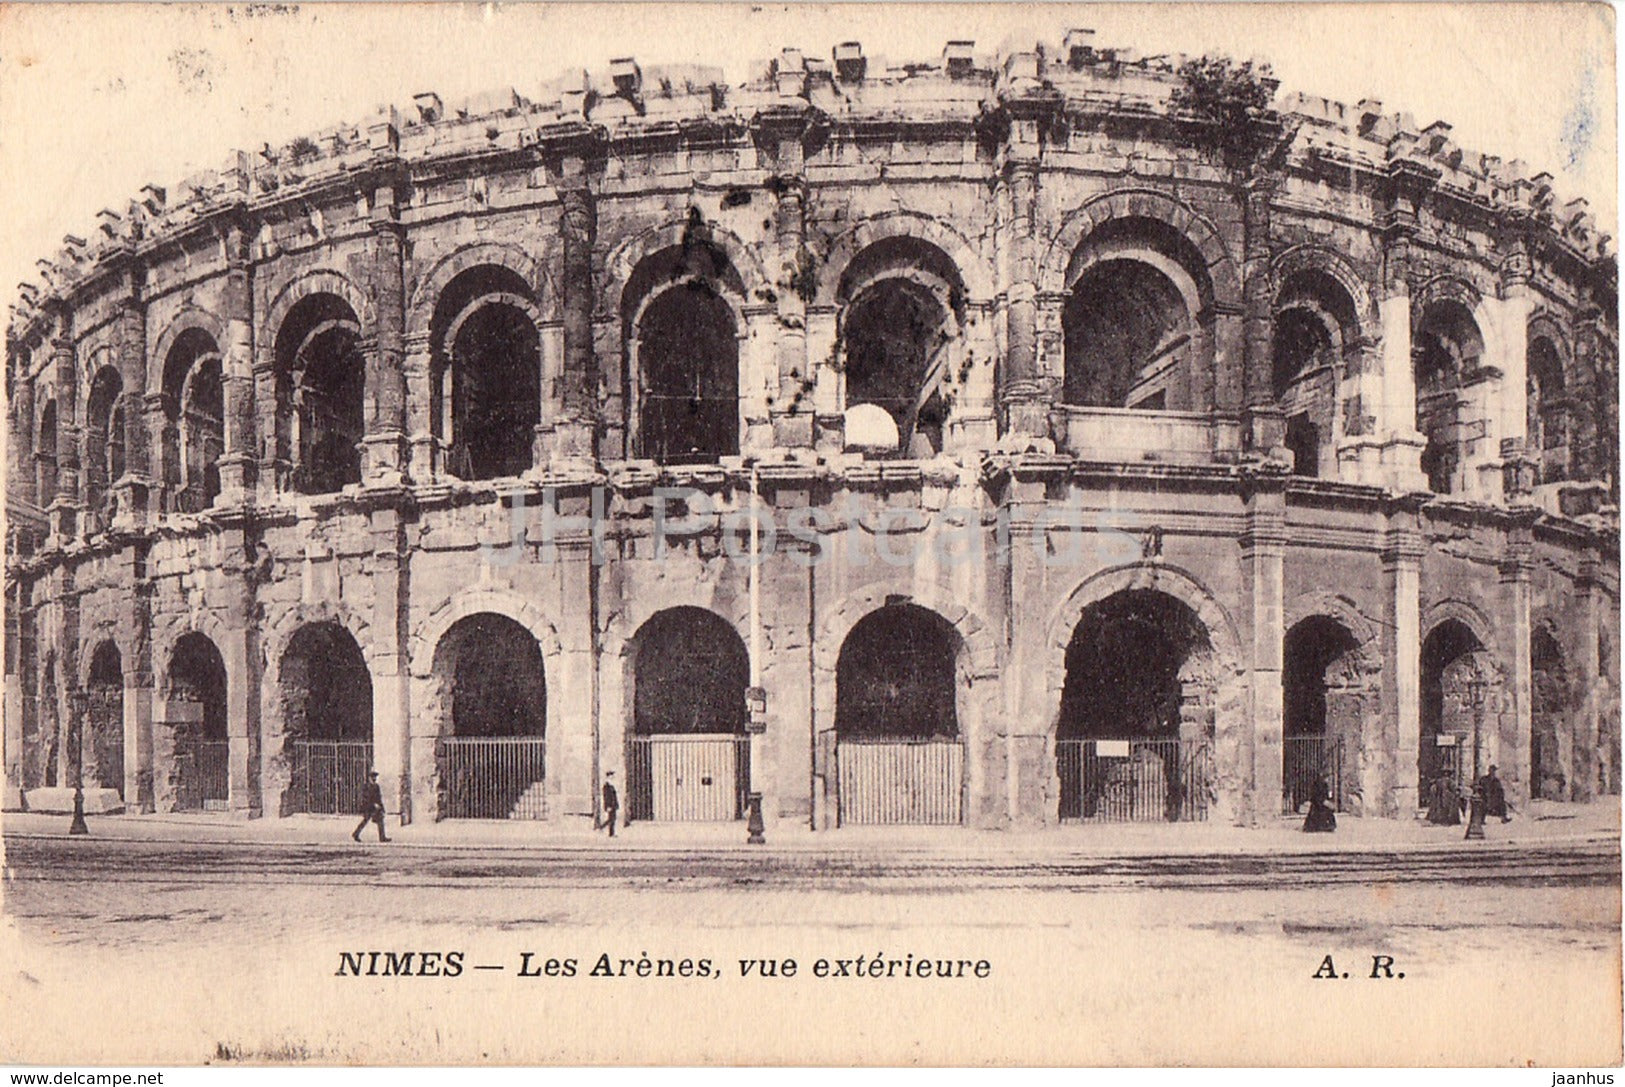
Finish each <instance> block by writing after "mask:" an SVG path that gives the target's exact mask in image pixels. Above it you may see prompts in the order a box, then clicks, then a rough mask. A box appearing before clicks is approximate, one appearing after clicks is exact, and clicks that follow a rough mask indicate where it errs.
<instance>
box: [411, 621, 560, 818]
mask: <svg viewBox="0 0 1625 1087" xmlns="http://www.w3.org/2000/svg"><path fill="white" fill-rule="evenodd" d="M434 677H435V684H436V690H437V694H438V698H437V701H438V706H439V715H440V739H439V742H438V744H437V745H436V769H437V773H438V778H439V812H440V818H442V819H543V818H546V816H547V677H546V672H545V667H544V662H543V660H542V648H541V646H540V645H539V644H538V643H537V641H536V636H535V635H534V634H532V633H531V632H530V631H529V630H527V629H526V628H525V627H524V626H523V625H522V624H520V623H519V622H517V621H515V620H513V619H510V618H509V617H508V616H506V615H498V614H496V613H494V612H479V613H476V614H474V615H468V616H465V617H463V618H462V619H459V620H458V621H457V622H455V623H453V624H452V626H451V628H450V629H449V630H447V631H446V633H445V634H444V635H443V636H442V637H441V639H440V643H439V645H437V646H436V648H435V656H434Z"/></svg>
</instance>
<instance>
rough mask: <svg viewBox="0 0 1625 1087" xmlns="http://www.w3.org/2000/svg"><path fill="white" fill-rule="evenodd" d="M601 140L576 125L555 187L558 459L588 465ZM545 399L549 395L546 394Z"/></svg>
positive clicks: (592, 447) (559, 154)
mask: <svg viewBox="0 0 1625 1087" xmlns="http://www.w3.org/2000/svg"><path fill="white" fill-rule="evenodd" d="M601 140H602V135H601V134H600V133H598V132H597V131H596V130H593V129H588V128H586V126H584V125H583V126H573V127H572V128H571V130H570V131H569V132H567V133H565V135H564V137H563V138H562V139H561V140H560V142H559V143H558V145H557V148H558V149H557V151H556V159H555V163H554V186H555V188H556V189H557V190H558V194H559V250H560V265H561V266H560V269H559V276H558V285H559V293H560V294H561V295H562V296H563V297H562V301H563V307H562V308H563V318H564V320H563V333H564V367H563V372H564V381H563V384H564V388H563V389H562V390H560V395H559V401H560V403H561V405H562V414H561V416H560V417H559V419H558V420H557V421H556V422H555V423H554V425H553V428H552V431H553V448H552V449H551V450H550V451H549V452H550V454H551V457H552V458H553V459H556V460H566V461H577V462H587V463H588V464H590V463H591V462H592V461H593V459H594V457H595V454H596V452H597V449H596V442H597V435H598V403H597V400H598V398H597V368H596V366H595V365H594V359H593V322H592V317H593V309H594V307H595V306H596V305H597V296H596V293H595V291H594V283H593V245H594V243H595V242H596V240H597V233H598V207H597V202H596V201H595V200H594V198H593V192H592V178H591V167H592V164H593V163H594V162H595V161H596V159H597V157H598V154H599V153H600V150H601ZM543 395H544V396H546V392H545V391H544V393H543Z"/></svg>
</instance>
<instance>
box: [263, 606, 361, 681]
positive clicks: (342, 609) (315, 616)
mask: <svg viewBox="0 0 1625 1087" xmlns="http://www.w3.org/2000/svg"><path fill="white" fill-rule="evenodd" d="M313 623H336V624H338V625H339V626H341V627H343V628H344V631H345V633H347V634H349V635H350V637H352V638H354V639H355V644H356V645H357V646H358V647H359V648H360V650H361V656H362V657H363V658H364V659H365V660H366V662H367V667H368V669H369V670H371V669H372V667H373V658H374V656H375V655H376V647H375V646H374V645H373V644H372V639H371V637H370V635H371V633H372V630H371V625H370V624H369V623H368V622H367V620H366V618H365V617H364V616H363V615H362V613H361V611H360V609H358V608H355V607H352V606H351V605H349V604H347V603H345V602H344V601H342V600H328V601H322V602H320V603H314V604H295V605H294V606H292V607H290V608H288V609H287V610H285V611H283V612H282V613H281V614H280V615H278V616H277V617H276V618H275V619H273V620H272V621H271V622H270V623H269V624H267V626H266V627H265V633H264V636H263V641H262V642H261V645H262V646H263V653H264V664H265V672H264V676H263V678H262V681H261V685H262V687H263V689H264V690H266V691H274V689H275V688H276V685H277V679H278V670H279V668H280V666H281V661H282V657H283V654H285V653H287V651H288V643H289V642H291V641H292V640H293V636H294V635H295V634H297V633H298V632H299V628H300V627H305V626H309V625H311V624H313Z"/></svg>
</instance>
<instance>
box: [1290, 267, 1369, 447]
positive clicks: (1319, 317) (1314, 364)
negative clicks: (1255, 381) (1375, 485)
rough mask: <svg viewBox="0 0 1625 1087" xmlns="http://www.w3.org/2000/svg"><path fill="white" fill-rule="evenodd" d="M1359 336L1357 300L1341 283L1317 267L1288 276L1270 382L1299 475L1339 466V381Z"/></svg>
mask: <svg viewBox="0 0 1625 1087" xmlns="http://www.w3.org/2000/svg"><path fill="white" fill-rule="evenodd" d="M1358 340H1359V328H1358V321H1357V316H1356V313H1355V306H1354V300H1353V299H1352V298H1350V297H1349V293H1348V291H1347V290H1346V289H1345V288H1344V287H1343V285H1342V284H1341V283H1339V282H1337V280H1336V279H1334V278H1333V277H1332V276H1330V275H1328V274H1327V273H1325V272H1323V271H1318V270H1305V271H1299V272H1296V273H1294V274H1292V275H1291V276H1289V277H1287V279H1286V281H1285V282H1284V283H1283V284H1282V285H1281V290H1280V293H1279V294H1278V295H1277V296H1276V302H1275V329H1274V346H1273V348H1272V364H1271V386H1272V391H1273V392H1274V395H1275V402H1276V403H1277V404H1278V405H1280V408H1281V414H1282V415H1283V416H1284V417H1285V419H1286V445H1287V449H1288V450H1290V451H1291V453H1292V454H1293V463H1294V468H1293V471H1294V472H1295V473H1296V474H1297V475H1300V476H1318V475H1321V474H1322V472H1323V470H1324V469H1326V468H1330V467H1333V466H1334V465H1335V461H1334V459H1333V456H1334V453H1335V447H1336V441H1335V439H1336V430H1337V422H1336V421H1337V412H1338V382H1339V381H1340V380H1341V377H1342V373H1343V361H1344V358H1345V357H1346V356H1347V355H1348V354H1349V353H1350V352H1352V351H1354V350H1357V347H1358Z"/></svg>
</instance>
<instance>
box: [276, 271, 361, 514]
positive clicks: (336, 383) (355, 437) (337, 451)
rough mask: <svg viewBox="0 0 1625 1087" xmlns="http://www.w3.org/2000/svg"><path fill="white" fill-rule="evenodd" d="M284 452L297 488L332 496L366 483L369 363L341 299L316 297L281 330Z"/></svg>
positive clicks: (295, 311) (281, 452)
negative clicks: (363, 445) (364, 453)
mask: <svg viewBox="0 0 1625 1087" xmlns="http://www.w3.org/2000/svg"><path fill="white" fill-rule="evenodd" d="M276 364H277V404H278V425H279V431H280V433H279V435H278V455H279V457H281V458H283V459H286V460H290V461H291V462H292V465H293V473H292V484H293V489H294V490H296V491H299V492H301V493H303V494H327V493H330V492H332V491H337V490H340V489H342V488H343V487H345V486H346V485H348V484H352V483H359V482H360V481H361V439H362V438H363V436H364V435H365V433H366V364H365V361H364V360H363V358H362V355H361V325H360V322H359V321H358V320H357V319H356V316H355V312H354V311H353V310H351V309H350V307H349V305H348V304H347V303H345V302H344V300H343V299H341V298H339V297H337V296H336V295H331V294H313V295H310V296H309V297H307V298H304V299H302V300H301V301H300V302H299V303H298V304H297V305H295V306H294V307H293V309H292V310H291V311H289V313H288V316H287V317H286V318H285V319H284V320H283V322H282V327H281V328H280V329H278V330H277V337H276Z"/></svg>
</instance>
